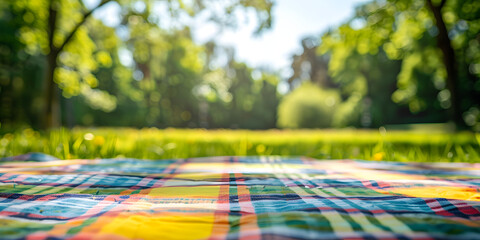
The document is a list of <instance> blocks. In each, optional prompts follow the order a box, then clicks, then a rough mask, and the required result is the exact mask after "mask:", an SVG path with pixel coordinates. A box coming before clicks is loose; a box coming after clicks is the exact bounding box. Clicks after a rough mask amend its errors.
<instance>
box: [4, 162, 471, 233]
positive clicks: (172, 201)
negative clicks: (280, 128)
mask: <svg viewBox="0 0 480 240" xmlns="http://www.w3.org/2000/svg"><path fill="white" fill-rule="evenodd" d="M7 160H8V161H9V162H3V163H0V238H1V239H22V238H26V239H69V238H72V239H225V238H227V239H238V238H240V239H291V238H293V239H345V238H348V239H378V238H382V239H383V238H390V239H395V238H397V239H432V238H433V239H480V165H479V164H466V163H435V164H433V163H428V164H416V163H409V164H407V163H393V162H370V161H354V160H324V161H319V160H314V159H309V158H280V157H211V158H199V159H178V160H158V161H151V160H137V159H97V160H68V161H67V160H54V159H46V160H45V159H44V158H41V159H40V160H38V161H37V162H24V161H15V160H18V159H15V158H11V159H7Z"/></svg>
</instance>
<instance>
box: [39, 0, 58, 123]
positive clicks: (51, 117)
mask: <svg viewBox="0 0 480 240" xmlns="http://www.w3.org/2000/svg"><path fill="white" fill-rule="evenodd" d="M56 8H57V1H55V0H50V4H49V6H48V25H47V32H48V47H49V52H48V55H47V69H46V73H45V79H44V83H45V87H46V89H45V94H46V96H45V115H44V119H43V126H44V128H45V129H48V128H52V127H58V126H59V121H58V117H59V116H58V112H59V109H60V107H59V101H58V93H57V91H56V84H55V82H54V81H53V77H54V73H55V68H57V57H58V53H59V51H58V49H57V48H56V47H55V45H54V44H53V37H54V34H55V29H56V27H57V9H56Z"/></svg>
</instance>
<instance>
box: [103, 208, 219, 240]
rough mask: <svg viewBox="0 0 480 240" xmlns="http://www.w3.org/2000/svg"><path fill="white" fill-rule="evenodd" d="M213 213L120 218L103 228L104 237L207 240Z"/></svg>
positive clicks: (136, 215)
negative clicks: (110, 235)
mask: <svg viewBox="0 0 480 240" xmlns="http://www.w3.org/2000/svg"><path fill="white" fill-rule="evenodd" d="M213 222H214V215H213V213H212V214H210V213H207V214H198V215H192V214H178V213H176V214H165V213H163V214H161V216H160V215H159V216H155V215H141V214H138V213H137V214H128V215H127V214H120V215H119V216H117V217H115V218H114V219H113V220H112V221H111V222H110V223H108V224H107V225H106V226H103V227H102V230H101V232H100V234H101V235H103V234H105V236H108V235H109V234H115V235H117V236H118V235H120V236H122V237H127V238H130V239H165V240H167V239H178V238H179V236H181V238H182V239H185V240H187V239H204V238H207V237H209V236H210V235H211V233H212V228H213Z"/></svg>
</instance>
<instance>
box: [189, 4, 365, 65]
mask: <svg viewBox="0 0 480 240" xmlns="http://www.w3.org/2000/svg"><path fill="white" fill-rule="evenodd" d="M365 2H368V0H335V1H331V0H277V1H276V5H275V7H274V9H273V16H274V22H273V26H272V29H270V30H267V31H265V32H264V33H263V34H262V35H261V36H259V37H255V36H253V32H254V29H255V21H250V23H249V24H243V25H242V26H241V27H240V28H238V29H236V30H229V31H225V32H223V34H221V35H220V36H219V37H217V38H216V40H217V42H219V43H221V44H223V45H228V46H233V47H234V48H235V49H236V56H237V59H238V60H240V61H245V62H247V63H248V64H249V65H251V66H252V67H268V68H270V69H273V70H282V69H285V68H288V67H289V66H290V61H291V57H292V55H293V54H295V53H297V54H298V53H301V49H302V48H301V44H300V41H301V40H302V38H304V37H306V36H318V35H319V34H321V33H322V32H324V31H326V30H327V29H329V28H330V27H333V26H337V25H339V24H341V23H343V22H344V21H346V20H347V19H348V18H350V17H351V16H352V15H353V14H354V11H355V6H357V5H359V4H361V3H365ZM250 17H251V19H254V17H255V16H254V15H252V16H250ZM211 33H212V28H211V27H208V26H207V27H204V28H203V29H202V28H200V29H199V31H197V32H196V34H195V37H196V38H197V40H198V41H199V42H204V41H206V40H208V39H209V38H210V37H211Z"/></svg>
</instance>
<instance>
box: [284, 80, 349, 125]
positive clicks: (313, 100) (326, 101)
mask: <svg viewBox="0 0 480 240" xmlns="http://www.w3.org/2000/svg"><path fill="white" fill-rule="evenodd" d="M340 101H341V100H340V95H339V93H338V91H335V90H324V89H321V88H319V87H318V86H316V85H314V84H312V83H310V82H306V83H304V84H302V85H301V86H300V87H298V88H297V89H295V90H294V91H292V92H291V93H289V94H288V95H287V96H285V97H284V98H283V100H282V102H281V103H280V105H279V108H278V121H277V126H278V127H281V128H327V127H331V126H332V117H333V115H334V111H335V109H336V107H337V106H338V105H339V104H340Z"/></svg>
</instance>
